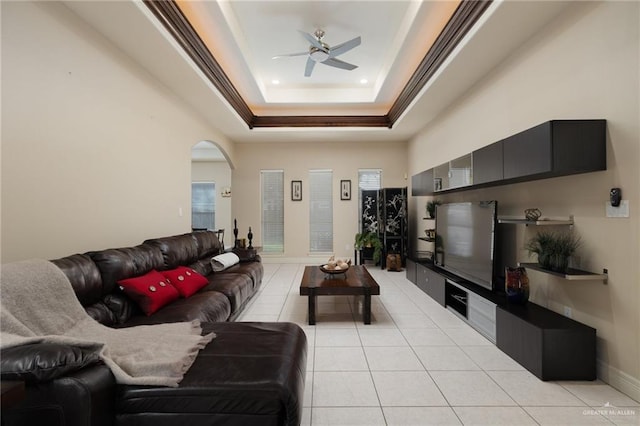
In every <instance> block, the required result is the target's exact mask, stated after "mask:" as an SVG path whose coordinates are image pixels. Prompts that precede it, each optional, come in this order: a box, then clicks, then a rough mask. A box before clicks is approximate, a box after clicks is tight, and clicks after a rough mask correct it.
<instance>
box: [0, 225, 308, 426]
mask: <svg viewBox="0 0 640 426" xmlns="http://www.w3.org/2000/svg"><path fill="white" fill-rule="evenodd" d="M222 251H223V248H222V247H221V246H220V243H219V241H218V239H217V236H216V235H215V234H214V233H213V232H210V231H196V232H192V233H187V234H183V235H176V236H171V237H164V238H156V239H150V240H147V241H144V242H143V243H142V244H140V245H138V246H134V247H125V248H116V249H106V250H100V251H91V252H88V253H84V254H74V255H71V256H67V257H64V258H61V259H56V260H53V261H52V262H53V263H54V264H55V265H57V266H58V267H59V268H60V269H61V270H62V271H63V272H64V273H65V275H66V276H67V277H68V278H69V280H70V282H71V284H72V286H73V288H74V290H75V292H76V295H77V296H78V300H79V301H80V302H81V304H82V305H83V306H84V307H85V309H86V311H87V313H88V314H89V315H90V316H91V317H92V318H94V319H95V320H96V321H98V322H100V323H102V324H104V325H107V326H110V327H117V328H120V327H130V326H134V325H136V326H137V325H149V324H157V323H166V322H178V321H190V320H200V321H201V322H202V323H203V333H207V332H211V331H213V332H215V333H216V338H215V339H214V340H213V341H212V342H211V343H209V344H208V345H207V346H206V347H205V348H204V349H203V350H201V351H200V353H199V355H198V357H197V359H196V361H195V362H194V364H193V365H192V367H191V368H190V369H189V371H188V372H187V374H186V375H185V376H184V378H183V380H182V382H181V383H180V385H179V387H177V388H172V387H152V386H130V385H119V384H116V383H115V379H114V377H113V375H112V374H111V372H110V370H109V369H108V368H107V367H106V366H105V365H103V364H102V363H100V362H96V360H95V356H93V355H92V354H85V353H82V352H81V351H80V352H79V351H77V350H74V348H69V347H65V346H64V345H58V346H55V347H43V346H42V344H35V345H29V347H22V348H13V349H12V350H3V351H2V374H3V380H5V379H6V378H8V377H9V378H11V377H15V375H14V376H10V375H7V373H8V372H12V373H15V370H20V368H24V366H25V365H30V363H31V364H33V363H34V362H35V363H39V369H37V370H36V371H35V372H34V371H30V372H29V375H23V376H20V377H21V378H22V380H25V381H26V394H25V396H24V398H23V400H22V401H20V402H19V403H17V404H16V405H14V406H12V407H4V406H3V407H2V421H3V424H4V425H7V426H10V425H25V424H29V425H38V424H42V425H45V424H46V425H48V426H49V425H53V426H55V425H73V426H76V425H77V426H89V425H154V426H157V425H160V426H161V425H189V426H197V425H215V424H224V425H297V424H299V423H300V419H301V412H302V399H303V393H304V379H305V371H306V355H307V343H306V337H305V334H304V332H303V331H302V329H301V328H300V327H298V326H297V325H295V324H291V323H255V322H254V323H250V322H233V320H234V319H235V318H237V317H238V315H239V314H240V313H241V312H242V309H243V308H244V307H245V306H246V304H247V302H248V301H249V300H250V299H251V297H252V296H253V295H254V294H255V293H256V292H257V291H258V289H259V288H260V285H261V283H262V277H263V273H264V270H263V266H262V263H261V262H260V259H259V257H257V258H256V259H254V260H252V261H241V262H240V263H238V264H236V265H234V266H231V267H229V268H228V269H226V270H224V271H222V272H214V271H213V270H212V267H211V258H212V257H213V256H215V255H217V254H219V253H221V252H222ZM179 266H188V267H189V268H192V269H193V270H195V271H197V272H198V273H199V274H201V275H203V276H204V277H206V278H207V281H208V283H207V284H206V285H205V286H204V287H203V288H202V289H200V290H199V291H197V292H196V293H195V294H193V295H191V296H189V297H186V298H183V297H181V298H179V299H177V300H175V301H173V302H171V303H169V304H168V305H166V306H164V307H162V308H160V309H159V310H157V311H156V312H154V313H152V314H151V315H146V314H145V313H144V312H143V311H142V310H141V309H140V308H139V307H138V306H137V304H136V303H135V302H134V300H132V299H131V298H130V297H128V296H127V294H125V293H124V292H123V291H122V289H121V288H120V285H119V284H118V281H121V280H123V279H127V278H131V277H138V276H141V275H144V274H146V273H148V272H149V271H152V270H157V271H168V270H172V269H174V268H177V267H179ZM92 356H93V357H92ZM61 360H64V362H61ZM61 364H65V365H64V368H61ZM70 367H72V368H70ZM56 369H58V371H56ZM57 373H59V374H57Z"/></svg>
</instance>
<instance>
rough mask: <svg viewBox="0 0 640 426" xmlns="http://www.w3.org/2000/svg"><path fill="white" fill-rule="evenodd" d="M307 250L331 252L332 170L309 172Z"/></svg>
mask: <svg viewBox="0 0 640 426" xmlns="http://www.w3.org/2000/svg"><path fill="white" fill-rule="evenodd" d="M309 251H310V252H311V253H331V252H333V172H332V171H331V170H311V171H310V172H309Z"/></svg>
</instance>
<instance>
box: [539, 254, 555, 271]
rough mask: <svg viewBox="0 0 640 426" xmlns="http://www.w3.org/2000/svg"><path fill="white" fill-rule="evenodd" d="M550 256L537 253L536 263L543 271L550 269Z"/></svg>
mask: <svg viewBox="0 0 640 426" xmlns="http://www.w3.org/2000/svg"><path fill="white" fill-rule="evenodd" d="M551 257H552V256H551V255H550V254H549V253H547V252H540V253H538V263H539V264H540V266H541V267H542V268H544V269H549V270H550V269H551Z"/></svg>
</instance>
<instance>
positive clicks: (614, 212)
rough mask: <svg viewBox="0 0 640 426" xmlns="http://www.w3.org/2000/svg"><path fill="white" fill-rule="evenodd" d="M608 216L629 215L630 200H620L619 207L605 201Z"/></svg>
mask: <svg viewBox="0 0 640 426" xmlns="http://www.w3.org/2000/svg"><path fill="white" fill-rule="evenodd" d="M605 208H606V211H607V217H629V200H622V201H620V205H619V206H618V207H613V206H612V205H611V203H610V202H609V201H607V202H606V203H605Z"/></svg>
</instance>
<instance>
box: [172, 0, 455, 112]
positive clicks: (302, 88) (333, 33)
mask: <svg viewBox="0 0 640 426" xmlns="http://www.w3.org/2000/svg"><path fill="white" fill-rule="evenodd" d="M178 4H179V5H180V8H181V10H182V11H183V12H184V13H185V14H186V16H187V17H188V18H189V21H190V22H191V24H192V25H193V26H194V27H195V29H196V31H197V32H198V33H199V35H200V37H201V38H202V39H203V41H204V42H205V43H206V44H207V46H208V47H209V50H210V51H211V52H212V53H213V55H214V57H215V58H216V60H217V61H218V62H220V63H221V64H222V66H223V68H225V70H227V75H228V76H229V78H230V79H231V80H232V81H233V83H234V86H235V87H236V88H237V89H238V91H239V92H240V93H241V94H242V96H243V98H244V100H245V101H246V102H247V104H249V106H250V107H251V109H252V110H253V111H254V113H256V114H258V115H275V114H285V115H286V114H300V113H301V112H300V109H301V108H302V109H303V111H304V113H305V114H307V115H310V114H351V115H353V114H369V115H374V114H375V115H384V114H386V113H387V112H388V110H389V108H390V107H391V105H392V104H393V102H394V101H395V99H396V98H397V96H398V94H399V92H400V91H401V90H402V88H403V87H404V85H405V84H406V82H407V81H408V79H409V78H410V77H411V74H412V73H413V70H415V68H416V67H417V65H418V64H419V62H420V60H421V59H422V58H423V57H424V56H425V54H426V53H427V50H428V48H429V47H430V46H431V44H432V42H433V40H435V38H436V37H437V36H438V34H439V33H440V32H441V31H442V29H443V27H444V25H445V24H446V22H447V21H448V20H449V18H450V16H451V14H452V13H453V12H454V10H455V8H456V6H457V5H458V1H457V0H452V1H437V2H417V1H373V2H372V1H367V2H363V1H297V2H296V1H264V0H263V1H232V2H215V1H208V2H193V1H180V2H178ZM316 29H322V30H324V31H325V36H324V38H323V42H325V43H327V44H329V46H335V45H337V44H340V43H342V42H345V41H347V40H351V39H353V38H355V37H358V36H360V37H361V39H362V43H361V45H360V46H358V47H356V48H354V49H352V50H350V51H348V52H346V53H345V54H344V55H341V56H340V57H339V59H341V60H343V61H346V62H349V63H352V64H354V65H357V66H358V68H357V69H355V70H352V71H346V70H341V69H336V68H333V67H329V66H326V65H320V64H317V66H316V67H315V68H314V71H313V74H312V75H311V76H310V77H305V76H304V68H305V64H306V60H307V57H306V56H297V57H290V58H279V59H273V57H274V56H276V55H282V54H288V53H299V52H305V51H308V49H309V42H308V41H307V40H305V39H304V38H303V36H302V35H301V34H300V33H299V31H305V32H307V33H309V34H313V33H314V31H315V30H316ZM398 64H403V66H398ZM394 65H395V66H394ZM363 79H366V83H363V82H362V80H363ZM274 80H277V81H278V82H279V84H275V83H274Z"/></svg>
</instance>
